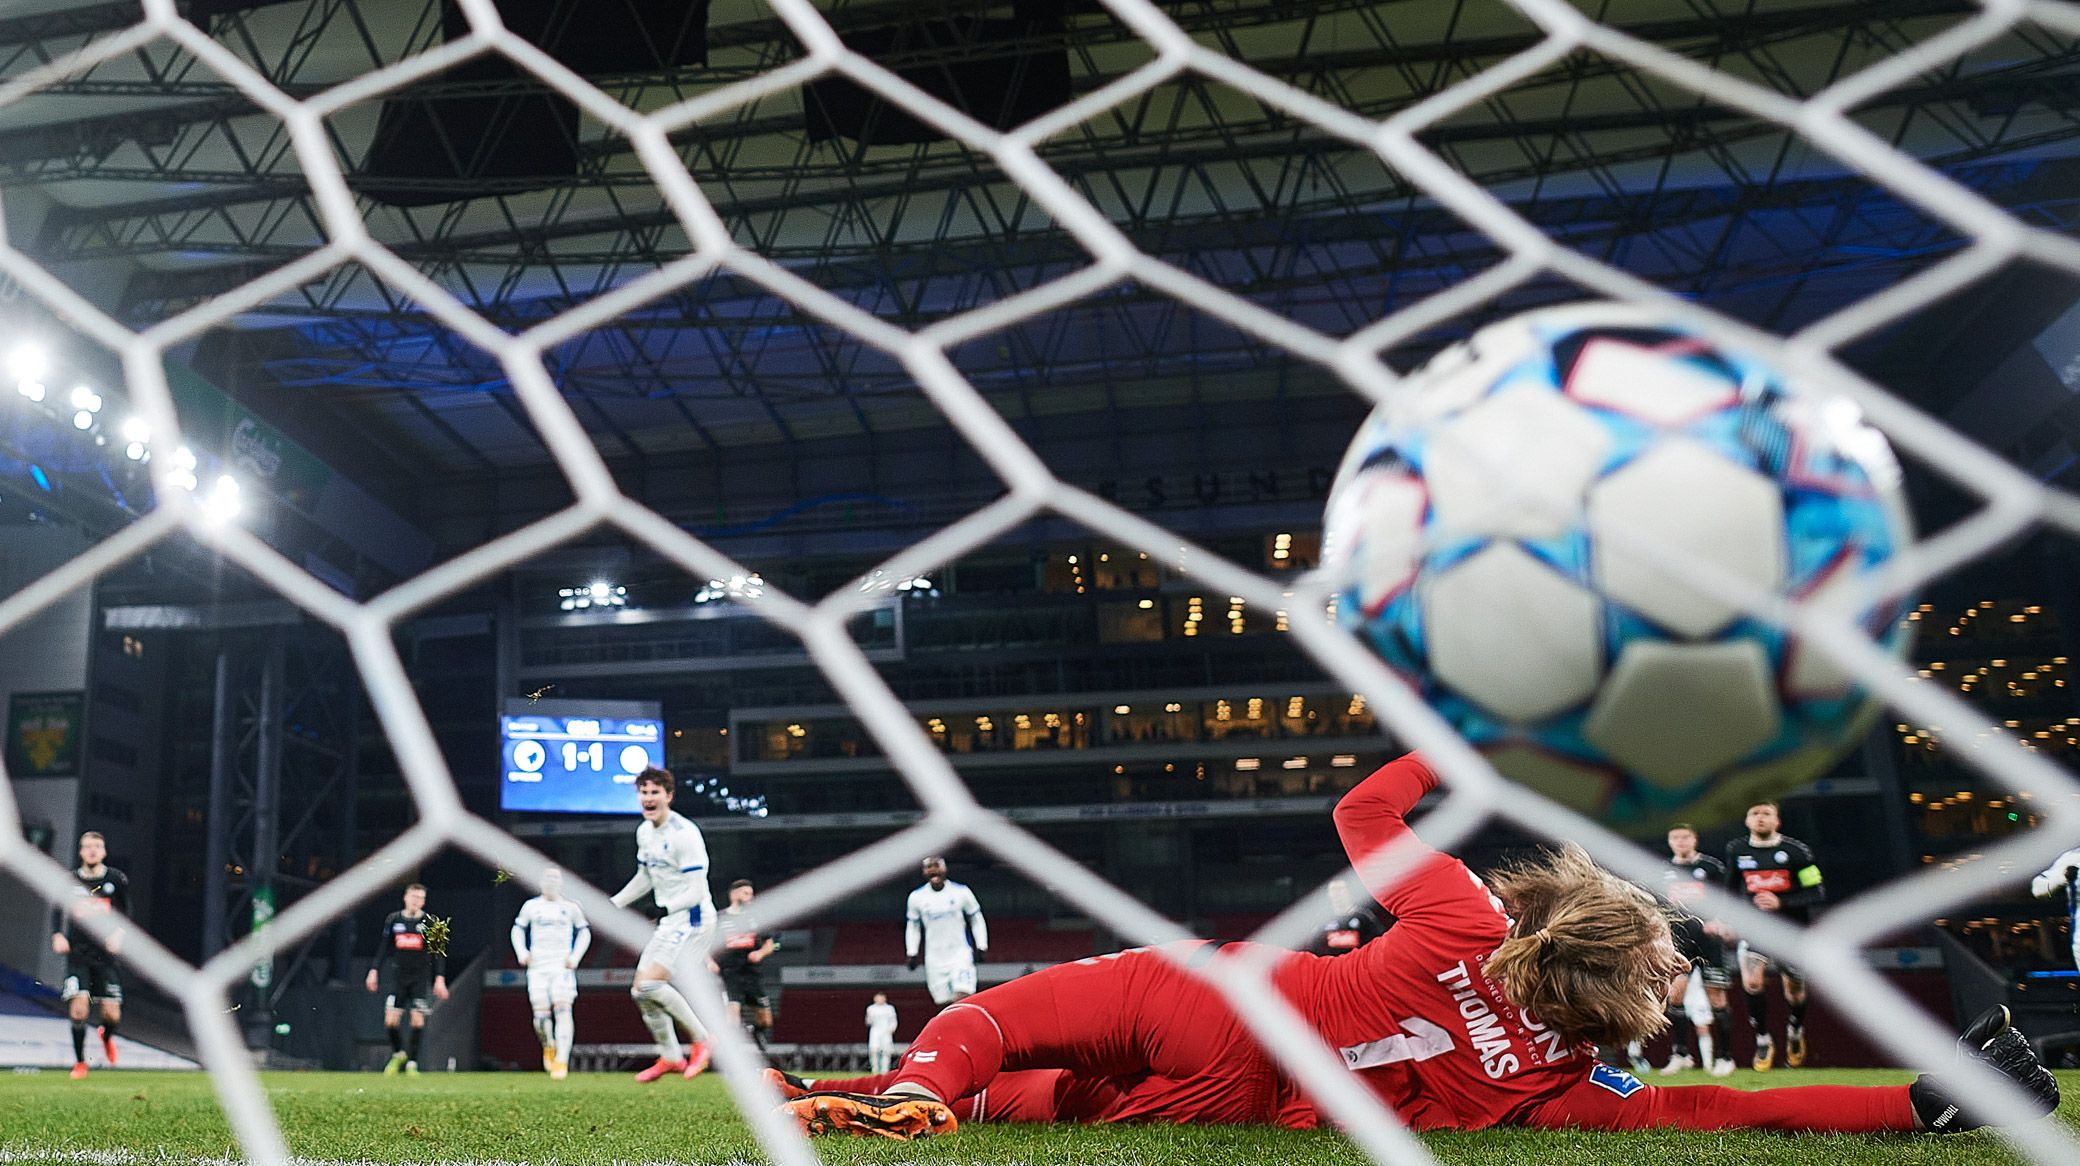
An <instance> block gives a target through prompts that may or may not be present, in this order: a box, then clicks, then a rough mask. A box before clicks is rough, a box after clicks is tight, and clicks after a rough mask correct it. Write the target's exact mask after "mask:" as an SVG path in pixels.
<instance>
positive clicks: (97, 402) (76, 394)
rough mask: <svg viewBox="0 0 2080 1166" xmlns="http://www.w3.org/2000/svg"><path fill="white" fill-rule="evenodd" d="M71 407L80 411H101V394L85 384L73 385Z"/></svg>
mask: <svg viewBox="0 0 2080 1166" xmlns="http://www.w3.org/2000/svg"><path fill="white" fill-rule="evenodd" d="M72 407H73V408H75V409H78V410H79V411H81V412H82V413H99V412H101V394H100V393H97V392H95V391H94V390H93V389H90V388H88V387H87V386H85V385H74V386H73V388H72Z"/></svg>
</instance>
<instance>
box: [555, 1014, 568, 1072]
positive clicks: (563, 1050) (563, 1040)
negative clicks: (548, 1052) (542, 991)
mask: <svg viewBox="0 0 2080 1166" xmlns="http://www.w3.org/2000/svg"><path fill="white" fill-rule="evenodd" d="M555 1035H556V1059H557V1060H558V1061H561V1062H563V1063H564V1064H566V1065H568V1064H570V1062H571V1010H570V1009H568V1008H559V1009H557V1010H556V1022H555Z"/></svg>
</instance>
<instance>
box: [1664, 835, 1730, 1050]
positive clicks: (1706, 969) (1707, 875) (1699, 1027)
mask: <svg viewBox="0 0 2080 1166" xmlns="http://www.w3.org/2000/svg"><path fill="white" fill-rule="evenodd" d="M1668 856H1669V857H1668V866H1667V868H1666V869H1664V870H1663V871H1662V872H1661V880H1662V886H1661V897H1662V898H1664V899H1666V900H1668V902H1669V904H1670V905H1671V906H1673V907H1674V908H1675V909H1676V916H1675V917H1674V918H1673V919H1671V920H1670V921H1669V925H1670V929H1671V930H1672V932H1673V933H1674V935H1675V941H1676V951H1677V952H1678V953H1680V954H1681V955H1682V956H1683V957H1684V958H1685V959H1687V960H1689V961H1690V964H1691V967H1692V969H1693V970H1692V972H1691V973H1690V974H1691V975H1692V976H1693V977H1694V978H1696V980H1697V981H1698V984H1697V986H1699V987H1702V988H1703V989H1704V999H1705V1003H1706V1005H1707V1006H1708V1007H1709V1008H1710V1009H1711V1013H1710V1015H1709V1016H1708V1017H1707V1016H1706V1015H1705V1014H1703V1013H1702V1012H1700V1011H1693V1010H1692V1009H1691V1008H1690V1004H1691V1000H1690V994H1691V991H1694V990H1695V988H1692V989H1691V990H1690V991H1686V992H1685V993H1684V1003H1683V1005H1682V1006H1671V1007H1670V1008H1669V1010H1668V1019H1669V1030H1668V1031H1669V1033H1670V1035H1671V1039H1672V1040H1673V1042H1674V1045H1673V1051H1672V1052H1671V1053H1670V1055H1669V1064H1668V1066H1667V1067H1665V1068H1664V1069H1663V1070H1662V1072H1664V1073H1667V1072H1673V1071H1675V1070H1678V1069H1681V1068H1684V1067H1685V1066H1683V1065H1682V1064H1680V1063H1679V1062H1678V1059H1677V1058H1680V1057H1687V1058H1688V1059H1689V1061H1690V1063H1691V1064H1693V1065H1695V1066H1697V1067H1698V1068H1700V1069H1709V1070H1710V1071H1711V1073H1712V1075H1713V1076H1715V1077H1724V1076H1727V1075H1728V1074H1730V1073H1732V1072H1733V1038H1732V1030H1731V1028H1730V1027H1729V1023H1730V1022H1729V1019H1728V1016H1727V1011H1726V989H1727V988H1729V987H1730V986H1732V983H1733V978H1732V977H1731V976H1730V975H1728V974H1727V968H1726V943H1725V940H1724V936H1725V934H1726V932H1725V928H1724V926H1723V925H1722V924H1719V923H1715V922H1709V921H1706V920H1704V919H1702V918H1700V917H1699V916H1698V914H1697V911H1696V908H1697V905H1698V904H1699V903H1702V902H1703V901H1704V885H1705V884H1706V883H1714V884H1718V885H1720V886H1724V885H1725V883H1726V864H1725V863H1723V862H1720V861H1719V860H1718V859H1716V858H1713V857H1712V856H1711V855H1709V854H1705V853H1703V852H1701V851H1699V850H1698V849H1697V829H1696V827H1694V826H1691V825H1690V824H1688V823H1686V822H1678V823H1676V824H1675V825H1673V826H1671V827H1669V828H1668ZM1686 1021H1687V1022H1688V1023H1685V1022H1686ZM1707 1023H1709V1025H1710V1027H1709V1028H1707V1027H1706V1024H1707ZM1686 1036H1688V1037H1690V1038H1691V1043H1692V1044H1693V1051H1692V1052H1689V1053H1685V1052H1684V1050H1683V1046H1684V1044H1685V1039H1684V1038H1685V1037H1686Z"/></svg>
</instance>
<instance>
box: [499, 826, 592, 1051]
mask: <svg viewBox="0 0 2080 1166" xmlns="http://www.w3.org/2000/svg"><path fill="white" fill-rule="evenodd" d="M591 946H592V929H591V928H590V927H588V926H586V924H585V912H583V911H581V910H579V909H578V905H577V904H576V903H573V902H571V901H570V900H569V899H566V898H564V897H563V871H562V870H561V869H559V868H557V867H553V866H552V867H548V868H546V869H544V870H543V871H542V893H541V894H539V895H537V896H535V897H534V898H532V899H529V900H528V901H526V902H525V903H522V904H520V914H518V915H516V916H514V918H513V955H514V957H515V958H516V959H518V960H519V961H520V966H521V967H523V968H526V969H527V1004H528V1007H529V1008H531V1009H533V1011H534V1033H535V1035H536V1036H538V1037H540V1038H541V1041H542V1068H544V1069H547V1070H548V1071H549V1076H550V1078H551V1079H552V1080H556V1081H561V1080H563V1079H564V1077H565V1076H567V1075H569V1073H570V1059H571V1004H572V1002H573V1001H575V1000H577V998H578V973H577V970H576V969H577V967H578V961H580V960H582V959H584V958H585V950H586V949H587V948H589V947H591Z"/></svg>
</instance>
